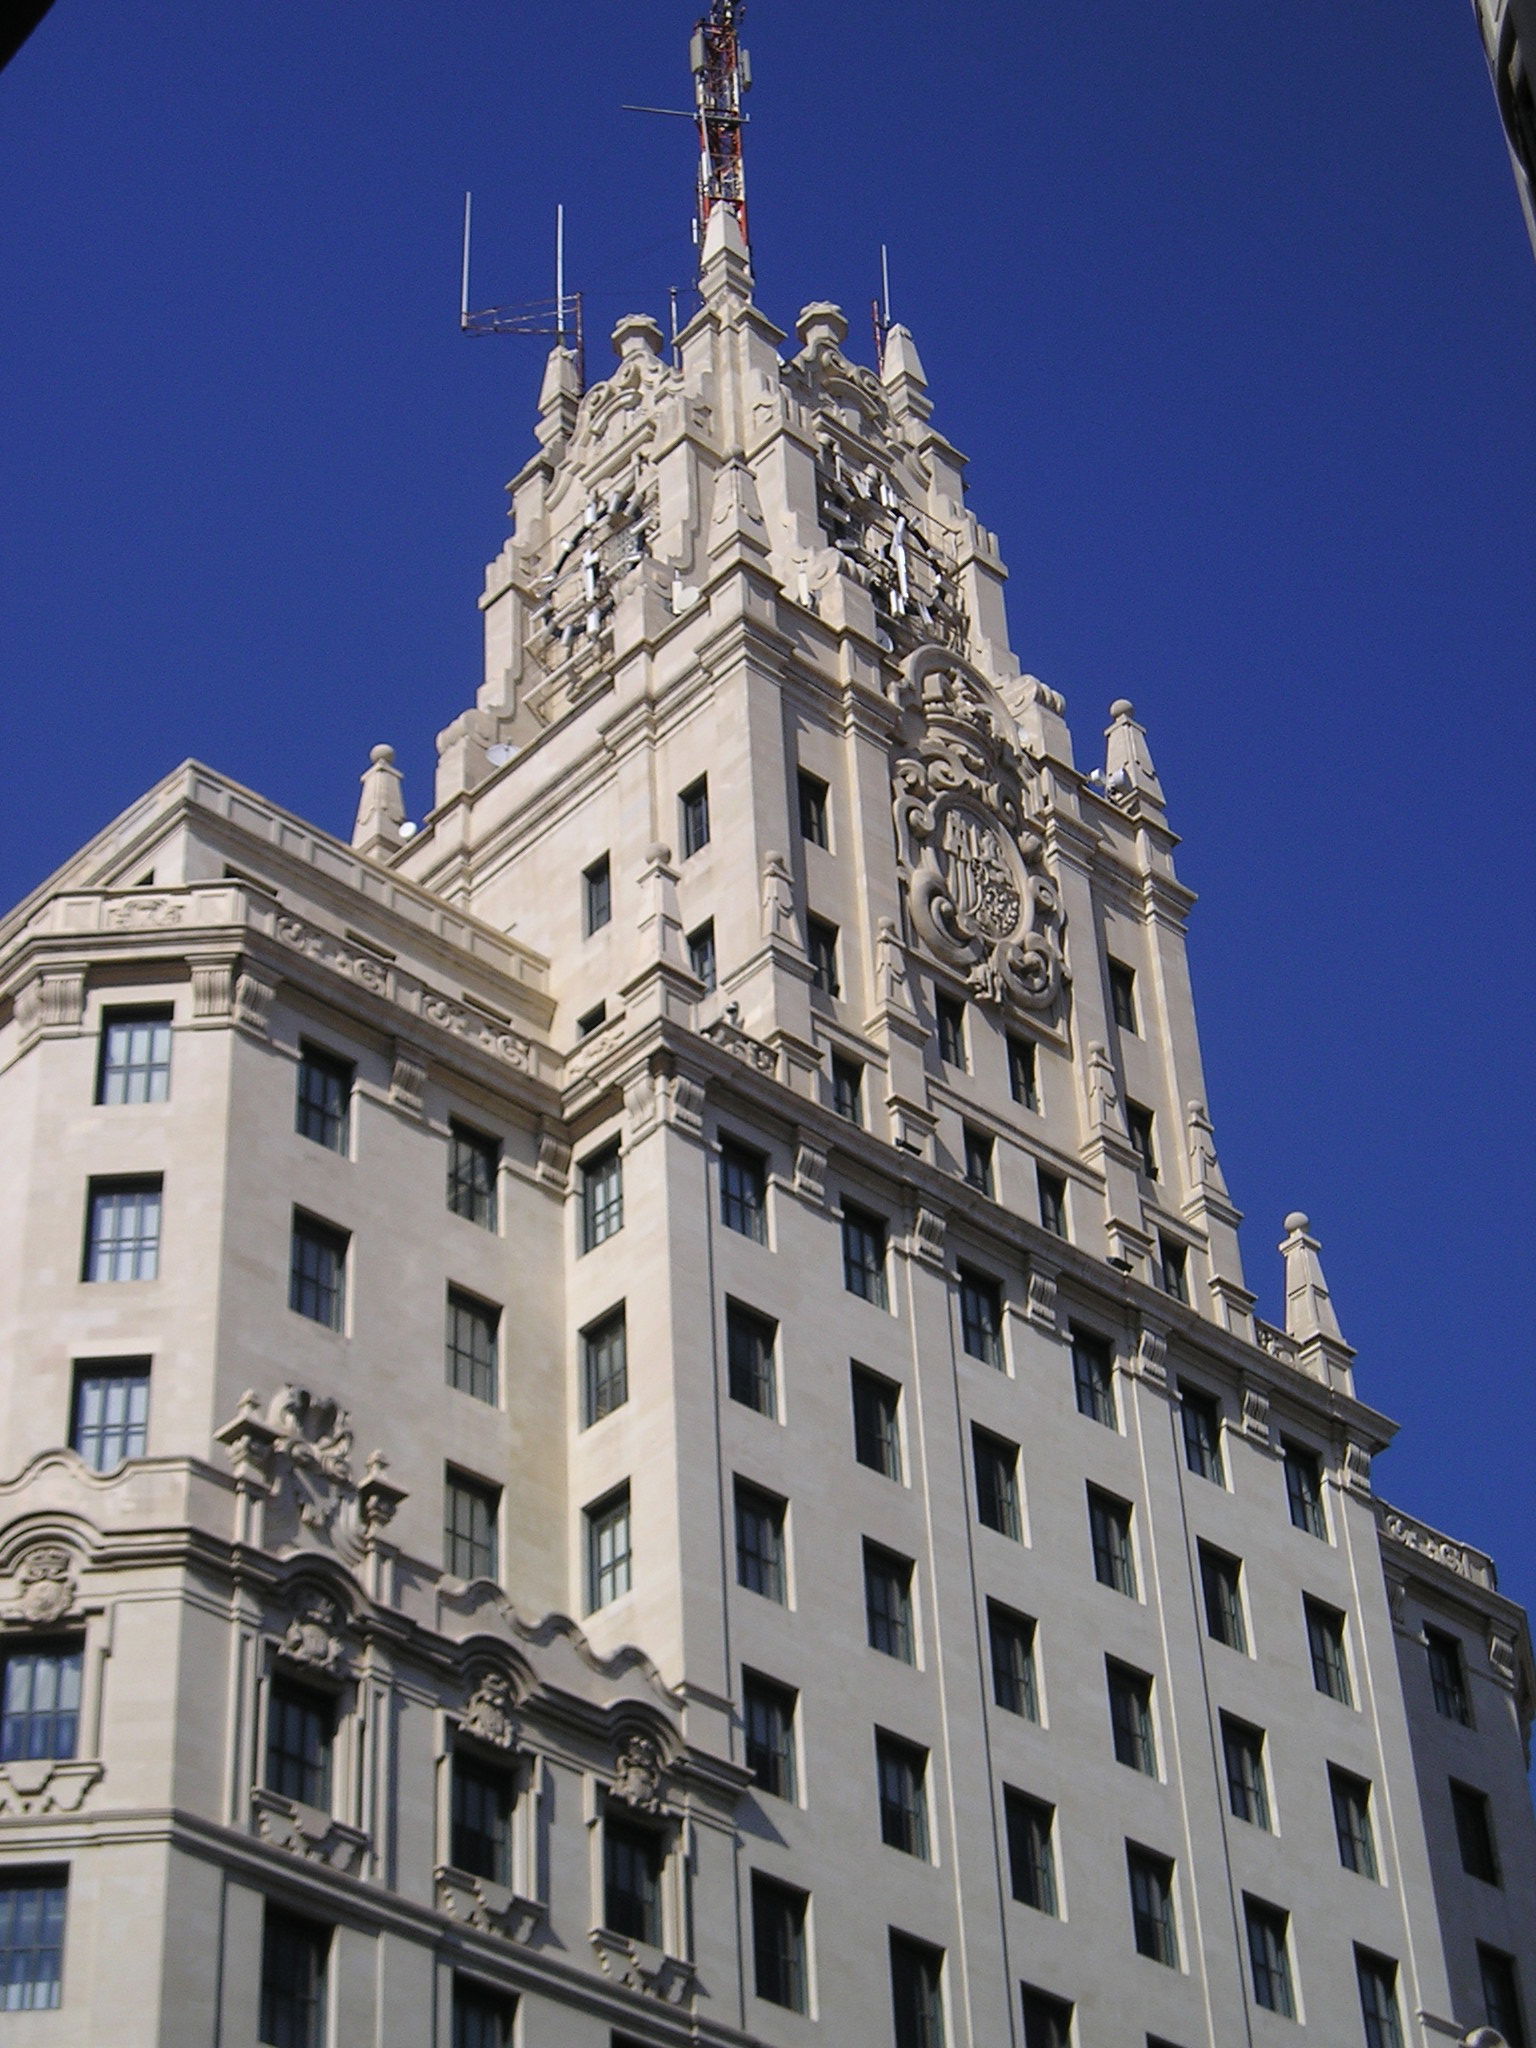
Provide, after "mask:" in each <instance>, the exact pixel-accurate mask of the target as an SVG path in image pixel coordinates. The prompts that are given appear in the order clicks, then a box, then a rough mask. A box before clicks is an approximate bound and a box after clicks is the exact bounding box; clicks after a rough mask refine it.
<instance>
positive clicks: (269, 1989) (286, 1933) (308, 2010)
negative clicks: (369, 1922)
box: [260, 1900, 331, 2048]
mask: <svg viewBox="0 0 1536 2048" xmlns="http://www.w3.org/2000/svg"><path fill="white" fill-rule="evenodd" d="M330 1948H331V1930H330V1928H329V1927H324V1926H322V1925H321V1924H320V1923H319V1922H318V1921H315V1920H304V1919H301V1918H300V1917H299V1915H298V1914H297V1913H287V1912H284V1911H283V1910H282V1908H281V1907H279V1906H274V1905H273V1904H272V1903H271V1902H270V1900H269V1901H268V1903H267V1908H266V1916H265V1919H264V1922H263V1925H262V1932H261V2035H260V2038H261V2040H262V2041H263V2042H264V2043H266V2044H269V2048H323V2043H324V2041H325V2033H326V2026H325V1977H326V1964H327V1962H328V1960H329V1957H330Z"/></svg>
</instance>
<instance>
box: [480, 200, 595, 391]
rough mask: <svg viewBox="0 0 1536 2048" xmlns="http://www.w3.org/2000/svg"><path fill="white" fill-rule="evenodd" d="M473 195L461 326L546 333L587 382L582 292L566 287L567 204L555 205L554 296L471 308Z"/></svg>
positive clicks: (583, 384)
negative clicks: (569, 356)
mask: <svg viewBox="0 0 1536 2048" xmlns="http://www.w3.org/2000/svg"><path fill="white" fill-rule="evenodd" d="M469 220H470V195H469V194H468V193H467V192H466V193H465V194H464V267H463V273H462V276H461V280H460V285H459V327H460V329H461V331H462V332H463V333H465V334H546V335H552V336H553V337H554V339H555V340H556V341H558V343H559V344H560V346H561V348H569V349H571V351H572V353H573V354H574V355H575V358H576V379H577V382H578V383H579V384H580V385H581V387H582V389H583V390H585V389H586V383H587V343H586V333H585V330H584V327H583V323H582V303H581V298H582V295H581V293H580V292H567V290H566V288H565V208H564V207H563V206H557V207H556V208H555V296H554V297H553V298H552V299H525V300H523V301H522V302H521V303H519V304H517V305H512V306H487V307H485V308H484V309H483V310H482V311H480V312H478V313H472V312H471V311H470V309H469Z"/></svg>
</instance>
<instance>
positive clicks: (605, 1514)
mask: <svg viewBox="0 0 1536 2048" xmlns="http://www.w3.org/2000/svg"><path fill="white" fill-rule="evenodd" d="M584 1519H585V1522H586V1531H587V1612H588V1613H589V1614H595V1613H596V1612H597V1610H598V1609H599V1608H600V1607H607V1606H608V1605H609V1603H610V1602H611V1601H614V1600H617V1599H618V1598H619V1597H620V1596H621V1595H622V1594H624V1593H627V1592H628V1591H629V1589H630V1586H631V1584H632V1583H633V1570H634V1562H633V1551H632V1547H631V1532H630V1514H629V1483H628V1481H626V1482H625V1483H624V1485H623V1486H620V1487H616V1488H615V1489H614V1491H613V1492H612V1493H607V1494H604V1496H603V1498H602V1499H601V1500H597V1501H594V1502H593V1503H592V1505H591V1506H590V1507H589V1508H587V1509H586V1510H585V1515H584Z"/></svg>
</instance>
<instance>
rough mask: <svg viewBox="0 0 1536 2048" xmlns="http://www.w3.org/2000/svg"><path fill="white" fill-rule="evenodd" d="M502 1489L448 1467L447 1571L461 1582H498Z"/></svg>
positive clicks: (445, 1491) (445, 1487)
mask: <svg viewBox="0 0 1536 2048" xmlns="http://www.w3.org/2000/svg"><path fill="white" fill-rule="evenodd" d="M500 1515H501V1488H500V1487H499V1486H493V1485H492V1484H491V1482H490V1481H489V1480H488V1479H476V1478H474V1477H473V1476H472V1475H471V1474H470V1473H468V1472H460V1471H458V1470H457V1469H456V1468H455V1467H454V1466H452V1465H450V1466H449V1467H448V1470H447V1473H446V1475H445V1477H444V1480H443V1569H444V1570H445V1571H447V1572H449V1573H451V1574H452V1575H453V1577H454V1578H458V1579H494V1578H495V1577H496V1572H497V1549H498V1545H497V1523H498V1521H499V1519H500Z"/></svg>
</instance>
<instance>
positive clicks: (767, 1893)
mask: <svg viewBox="0 0 1536 2048" xmlns="http://www.w3.org/2000/svg"><path fill="white" fill-rule="evenodd" d="M805 1908H806V1894H805V1893H804V1892H802V1891H798V1890H796V1888H795V1886H794V1885H791V1884H780V1883H779V1881H778V1880H777V1878H772V1877H765V1876H764V1875H763V1873H762V1871H760V1870H754V1871H753V1873H752V1976H753V1982H754V1984H755V1986H756V1990H757V1995H758V1997H759V1998H766V1999H767V2000H768V2002H769V2004H770V2005H784V2006H788V2008H789V2010H790V2011H791V2012H804V2011H805V2010H806V1981H805Z"/></svg>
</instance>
